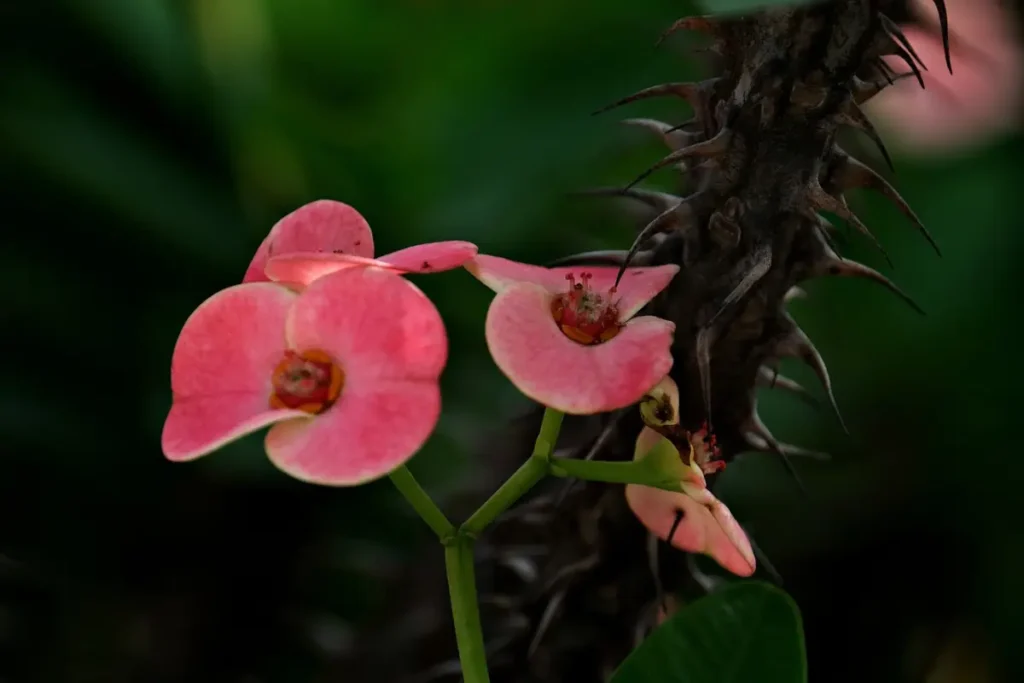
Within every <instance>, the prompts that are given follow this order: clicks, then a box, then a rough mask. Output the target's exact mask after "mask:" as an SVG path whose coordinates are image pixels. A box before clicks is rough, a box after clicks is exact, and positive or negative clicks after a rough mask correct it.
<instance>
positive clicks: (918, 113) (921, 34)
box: [867, 0, 1024, 152]
mask: <svg viewBox="0 0 1024 683" xmlns="http://www.w3.org/2000/svg"><path fill="white" fill-rule="evenodd" d="M910 7H911V9H912V11H913V13H914V15H915V16H916V18H917V20H918V21H919V22H921V24H922V25H906V26H902V27H901V28H902V30H903V33H904V34H905V35H906V37H907V40H908V41H909V42H910V44H911V45H912V46H913V48H914V51H915V52H916V53H917V54H918V56H920V58H921V61H923V62H924V64H925V66H927V67H928V70H924V69H921V75H922V77H923V79H924V84H925V86H926V87H925V89H921V86H920V85H919V84H918V82H917V81H916V79H913V78H905V79H903V80H902V81H900V82H899V83H897V84H896V85H894V86H891V87H888V88H886V89H885V90H883V91H882V92H881V93H880V94H879V95H877V96H876V97H874V98H873V99H872V100H871V101H870V102H869V103H868V104H867V108H868V110H869V111H870V112H871V113H872V114H874V115H876V116H877V117H878V122H879V125H882V126H885V127H888V128H891V129H892V130H893V132H894V133H895V135H893V136H892V137H893V139H894V140H895V141H897V143H898V144H901V145H904V146H907V147H910V148H914V149H916V150H918V151H928V150H934V151H943V152H949V151H954V150H956V149H958V148H965V147H969V146H972V145H975V144H978V143H981V142H984V141H986V140H988V139H990V138H992V137H994V136H996V135H998V134H1000V133H1003V132H1005V131H1007V130H1009V129H1010V128H1012V127H1013V126H1015V125H1017V122H1018V120H1019V113H1020V109H1021V100H1022V97H1021V96H1022V85H1024V80H1022V79H1024V74H1022V67H1024V50H1022V49H1021V41H1020V35H1019V33H1018V27H1017V23H1018V22H1017V17H1016V16H1015V13H1014V11H1013V9H1012V8H1011V7H1010V6H1009V5H1008V4H1007V3H1005V2H999V1H998V0H946V7H947V9H948V14H949V42H950V53H951V61H952V65H953V73H952V74H951V73H949V70H948V69H947V68H946V64H945V61H946V58H945V53H944V48H943V45H942V36H941V33H940V32H939V20H938V14H937V10H936V8H935V3H934V1H933V0H911V2H910ZM885 59H886V61H887V62H888V64H889V66H891V67H893V68H894V69H895V70H896V71H897V72H902V71H907V65H906V63H905V62H903V60H902V59H900V58H899V57H886V58H885Z"/></svg>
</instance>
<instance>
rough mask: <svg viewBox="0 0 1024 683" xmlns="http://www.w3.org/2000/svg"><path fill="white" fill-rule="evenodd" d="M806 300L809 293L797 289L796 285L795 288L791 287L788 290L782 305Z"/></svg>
mask: <svg viewBox="0 0 1024 683" xmlns="http://www.w3.org/2000/svg"><path fill="white" fill-rule="evenodd" d="M806 298H807V291H806V290H804V289H801V288H800V287H797V286H796V285H794V286H792V287H790V288H789V289H787V290H786V293H785V294H783V295H782V303H784V304H788V303H789V302H790V301H794V300H796V299H806Z"/></svg>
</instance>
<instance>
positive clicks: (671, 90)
mask: <svg viewBox="0 0 1024 683" xmlns="http://www.w3.org/2000/svg"><path fill="white" fill-rule="evenodd" d="M699 90H700V83H693V82H677V83H662V84H661V85H652V86H651V87H649V88H644V89H643V90H640V91H639V92H635V93H633V94H632V95H627V96H626V97H623V98H622V99H620V100H616V101H615V102H612V103H611V104H609V105H606V106H604V107H601V108H600V109H598V110H597V111H595V112H593V113H592V114H591V116H597V115H598V114H603V113H604V112H606V111H610V110H612V109H615V108H616V107H621V106H622V105H624V104H629V103H631V102H637V101H639V100H645V99H648V98H651V97H663V96H665V95H674V96H676V97H681V98H683V99H684V100H686V101H687V102H689V103H690V105H691V106H694V105H693V99H694V98H695V96H696V95H697V93H698V92H699Z"/></svg>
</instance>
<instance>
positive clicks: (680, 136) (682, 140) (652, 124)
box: [622, 119, 698, 151]
mask: <svg viewBox="0 0 1024 683" xmlns="http://www.w3.org/2000/svg"><path fill="white" fill-rule="evenodd" d="M622 124H623V125H626V126H636V127H638V128H644V129H646V130H649V131H651V132H652V133H655V134H657V135H658V136H659V137H660V138H661V139H662V141H663V142H664V143H665V144H666V145H668V148H669V149H671V150H672V151H676V150H678V149H683V148H684V147H686V146H687V145H690V144H692V143H693V142H694V139H695V138H696V137H697V135H698V134H697V133H687V132H684V131H677V130H675V129H674V128H673V127H672V125H671V124H668V123H665V122H664V121H657V120H655V119H625V120H623V121H622Z"/></svg>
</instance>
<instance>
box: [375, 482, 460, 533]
mask: <svg viewBox="0 0 1024 683" xmlns="http://www.w3.org/2000/svg"><path fill="white" fill-rule="evenodd" d="M389 476H390V478H391V483H393V484H394V485H395V488H397V489H398V491H399V493H401V494H402V495H403V496H405V499H406V500H407V501H409V505H412V507H413V509H414V510H416V512H417V513H419V516H420V517H422V518H423V521H424V522H426V523H427V526H429V527H430V528H431V529H433V531H434V533H435V534H437V537H438V538H440V539H441V540H442V541H444V540H445V539H447V538H451V537H452V536H453V535H454V534H455V527H454V526H453V525H452V523H451V522H449V521H448V518H447V517H445V516H444V513H443V512H441V508H439V507H437V504H436V503H434V501H433V500H432V499H431V498H430V496H429V495H428V494H427V492H426V491H424V490H423V487H422V486H420V483H419V482H418V481H416V478H415V477H413V476H412V472H410V471H409V468H408V467H406V466H405V465H401V466H400V467H398V469H396V470H394V471H393V472H392V473H391V474H390V475H389Z"/></svg>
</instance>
